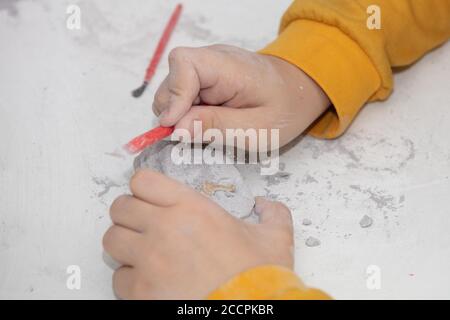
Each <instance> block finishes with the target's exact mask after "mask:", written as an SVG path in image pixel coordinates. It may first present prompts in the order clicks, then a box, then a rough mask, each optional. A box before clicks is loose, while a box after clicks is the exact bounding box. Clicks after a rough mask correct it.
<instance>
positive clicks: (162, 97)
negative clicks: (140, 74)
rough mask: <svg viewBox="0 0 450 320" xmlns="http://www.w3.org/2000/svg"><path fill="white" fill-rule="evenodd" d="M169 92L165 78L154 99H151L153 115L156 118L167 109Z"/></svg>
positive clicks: (167, 81)
mask: <svg viewBox="0 0 450 320" xmlns="http://www.w3.org/2000/svg"><path fill="white" fill-rule="evenodd" d="M169 98H170V92H169V80H168V77H166V78H165V79H164V80H163V82H161V84H160V85H159V88H158V90H156V93H155V97H154V98H153V105H152V109H153V113H154V114H155V115H157V116H159V115H160V114H161V112H162V111H163V110H164V109H165V108H167V106H168V104H169Z"/></svg>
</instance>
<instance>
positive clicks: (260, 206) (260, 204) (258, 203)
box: [255, 197, 267, 214]
mask: <svg viewBox="0 0 450 320" xmlns="http://www.w3.org/2000/svg"><path fill="white" fill-rule="evenodd" d="M266 203H267V200H266V199H264V198H263V197H256V198H255V213H256V214H261V213H262V212H263V211H264V207H265V205H266Z"/></svg>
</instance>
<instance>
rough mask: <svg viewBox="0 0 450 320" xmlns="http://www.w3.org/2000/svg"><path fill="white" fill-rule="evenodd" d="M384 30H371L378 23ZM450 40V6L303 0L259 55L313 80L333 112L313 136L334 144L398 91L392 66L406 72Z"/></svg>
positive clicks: (438, 1) (408, 0)
mask: <svg viewBox="0 0 450 320" xmlns="http://www.w3.org/2000/svg"><path fill="white" fill-rule="evenodd" d="M373 5H376V6H377V7H378V8H379V13H380V15H379V17H380V19H379V22H380V27H381V28H380V29H376V28H375V29H370V28H369V27H368V24H367V22H368V19H369V20H370V21H371V19H373V18H376V16H375V15H374V13H375V12H374V11H371V10H372V8H373ZM449 37H450V0H297V1H294V2H293V3H292V5H291V6H290V8H289V9H288V10H287V12H286V13H285V15H284V17H283V19H282V22H281V27H280V34H279V37H278V38H277V39H276V40H275V41H274V42H272V43H271V44H269V45H268V46H267V47H266V48H264V49H263V50H261V51H260V52H261V53H263V54H269V55H273V56H277V57H279V58H282V59H284V60H286V61H288V62H290V63H292V64H294V65H296V66H298V67H299V68H300V69H302V70H303V71H304V72H305V73H307V74H308V75H309V76H310V77H311V78H312V79H314V80H315V81H316V82H317V83H318V84H319V85H320V86H321V88H322V89H323V90H324V91H325V92H326V94H327V95H328V97H329V98H330V100H331V102H332V104H333V106H332V107H331V108H330V109H329V110H328V111H326V112H325V113H324V114H323V115H322V117H321V118H320V119H318V121H317V122H316V123H315V124H314V125H313V126H312V127H311V129H310V134H312V135H313V136H316V137H322V138H335V137H337V136H339V135H341V134H342V133H343V132H344V131H345V130H346V129H347V127H348V126H349V125H350V123H351V122H352V120H353V119H354V117H355V116H356V114H357V113H358V111H359V110H360V109H361V107H362V106H363V105H364V104H365V103H366V102H368V101H374V100H383V99H386V98H387V97H388V96H389V94H390V93H391V91H392V88H393V79H392V68H393V67H400V66H407V65H410V64H412V63H413V62H414V61H416V60H418V59H419V58H420V57H422V56H423V55H424V54H425V53H426V52H428V51H430V50H431V49H433V48H435V47H437V46H438V45H440V44H442V43H443V42H445V41H446V40H447V39H448V38H449Z"/></svg>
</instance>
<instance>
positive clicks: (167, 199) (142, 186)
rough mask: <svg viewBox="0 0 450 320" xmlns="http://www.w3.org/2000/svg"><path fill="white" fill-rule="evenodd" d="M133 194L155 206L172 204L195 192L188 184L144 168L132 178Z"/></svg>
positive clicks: (131, 187)
mask: <svg viewBox="0 0 450 320" xmlns="http://www.w3.org/2000/svg"><path fill="white" fill-rule="evenodd" d="M130 189H131V192H132V193H133V195H134V196H135V197H137V198H139V199H140V200H142V201H145V202H148V203H150V204H152V205H155V206H162V207H167V206H172V205H175V204H177V203H179V202H180V201H181V199H182V198H183V197H185V196H189V194H191V193H192V192H193V189H190V188H189V187H187V186H186V185H184V184H182V183H181V182H178V181H176V180H174V179H172V178H169V177H167V176H165V175H163V174H162V173H159V172H156V171H152V170H148V169H144V170H139V171H137V172H136V173H135V174H134V176H133V177H132V178H131V180H130Z"/></svg>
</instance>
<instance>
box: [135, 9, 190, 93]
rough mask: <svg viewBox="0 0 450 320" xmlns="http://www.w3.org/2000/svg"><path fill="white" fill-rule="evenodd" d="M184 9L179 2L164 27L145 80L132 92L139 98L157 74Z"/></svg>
mask: <svg viewBox="0 0 450 320" xmlns="http://www.w3.org/2000/svg"><path fill="white" fill-rule="evenodd" d="M182 9H183V6H182V5H181V4H178V5H177V6H176V8H175V10H174V12H173V13H172V16H171V17H170V19H169V22H168V23H167V25H166V28H165V29H164V32H163V34H162V36H161V38H160V39H159V42H158V46H157V47H156V50H155V53H154V54H153V57H152V59H151V60H150V64H149V65H148V67H147V71H146V72H145V77H144V82H143V83H142V85H141V86H140V87H139V88H137V89H135V90H133V91H132V93H131V94H132V95H133V97H135V98H138V97H140V96H141V95H142V94H143V93H144V91H145V89H146V88H147V85H148V84H149V82H150V80H151V79H152V77H153V75H154V74H155V71H156V67H157V66H158V63H159V61H160V60H161V56H162V55H163V53H164V49H165V48H166V46H167V43H168V42H169V39H170V36H171V35H172V32H173V29H175V26H176V24H177V22H178V19H179V17H180V14H181V10H182Z"/></svg>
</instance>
